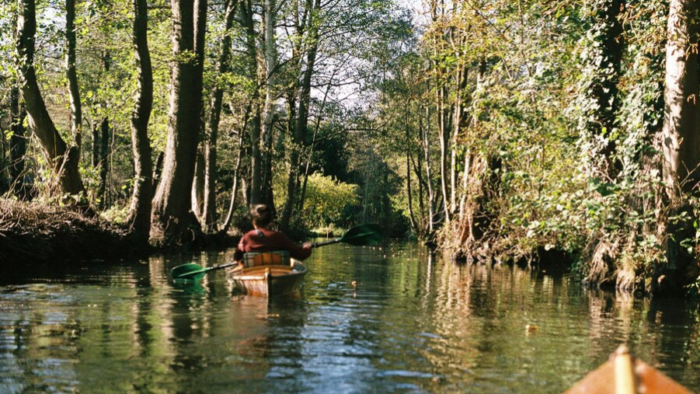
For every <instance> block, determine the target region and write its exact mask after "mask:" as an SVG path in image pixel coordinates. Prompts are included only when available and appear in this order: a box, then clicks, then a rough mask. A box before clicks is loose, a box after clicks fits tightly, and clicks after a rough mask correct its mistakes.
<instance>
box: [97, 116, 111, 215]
mask: <svg viewBox="0 0 700 394" xmlns="http://www.w3.org/2000/svg"><path fill="white" fill-rule="evenodd" d="M109 129H110V127H109V119H108V118H106V117H105V118H103V119H102V122H100V139H99V141H100V149H99V157H100V158H99V162H98V165H99V166H100V187H99V189H98V190H97V196H98V197H99V198H100V201H101V202H100V208H104V207H106V206H107V203H108V201H107V197H108V196H107V183H108V180H107V174H108V173H109V160H108V158H109Z"/></svg>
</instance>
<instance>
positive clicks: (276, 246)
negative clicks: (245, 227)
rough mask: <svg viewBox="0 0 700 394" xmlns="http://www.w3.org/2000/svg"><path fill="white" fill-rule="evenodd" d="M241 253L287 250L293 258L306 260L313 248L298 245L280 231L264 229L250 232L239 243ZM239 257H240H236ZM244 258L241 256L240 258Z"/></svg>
mask: <svg viewBox="0 0 700 394" xmlns="http://www.w3.org/2000/svg"><path fill="white" fill-rule="evenodd" d="M238 250H239V251H240V252H241V253H249V252H272V251H274V250H287V251H289V255H290V256H291V257H292V258H295V259H297V260H304V259H306V258H308V257H309V256H311V248H310V247H309V248H305V247H303V246H301V245H298V244H296V243H295V242H294V241H292V240H291V239H289V237H287V236H286V235H284V234H283V233H281V232H279V231H273V230H268V229H264V228H260V229H255V230H251V231H248V232H247V233H246V234H245V235H244V236H243V237H242V238H241V241H240V242H239V243H238ZM234 257H239V256H234ZM242 257H243V256H242V255H241V256H240V257H239V258H238V260H239V259H240V258H242Z"/></svg>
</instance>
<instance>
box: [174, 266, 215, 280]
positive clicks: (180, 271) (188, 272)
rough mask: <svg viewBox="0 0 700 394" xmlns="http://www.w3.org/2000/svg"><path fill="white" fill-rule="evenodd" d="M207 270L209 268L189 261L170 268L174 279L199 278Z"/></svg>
mask: <svg viewBox="0 0 700 394" xmlns="http://www.w3.org/2000/svg"><path fill="white" fill-rule="evenodd" d="M206 272H207V270H206V269H204V268H202V266H200V265H197V264H194V263H188V264H183V265H178V266H177V267H175V268H173V269H172V270H170V276H172V277H173V279H191V280H199V279H201V278H202V277H203V276H204V274H205V273H206Z"/></svg>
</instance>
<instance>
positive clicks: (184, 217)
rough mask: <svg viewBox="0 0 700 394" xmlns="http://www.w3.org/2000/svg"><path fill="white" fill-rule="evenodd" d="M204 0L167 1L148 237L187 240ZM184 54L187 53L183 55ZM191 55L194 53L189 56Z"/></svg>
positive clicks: (197, 123) (157, 241)
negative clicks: (157, 165)
mask: <svg viewBox="0 0 700 394" xmlns="http://www.w3.org/2000/svg"><path fill="white" fill-rule="evenodd" d="M206 11H207V0H194V1H193V0H173V1H172V12H173V55H174V58H175V61H174V62H173V66H172V74H171V82H170V111H169V114H168V117H169V124H168V137H167V143H166V149H165V158H164V160H163V177H162V179H161V181H160V183H159V184H158V188H157V189H156V194H155V197H154V200H153V217H152V220H151V241H152V242H153V243H154V244H156V245H163V246H165V245H172V244H175V243H179V242H184V241H188V240H189V239H187V237H186V230H187V227H188V225H189V224H190V215H189V211H190V206H191V205H190V204H191V188H192V180H193V178H194V167H195V160H196V157H197V140H198V138H199V135H200V132H201V127H202V122H201V118H202V78H203V70H204V67H203V65H204V36H205V30H206V29H205V28H206ZM188 54H189V55H188ZM191 55H194V56H191Z"/></svg>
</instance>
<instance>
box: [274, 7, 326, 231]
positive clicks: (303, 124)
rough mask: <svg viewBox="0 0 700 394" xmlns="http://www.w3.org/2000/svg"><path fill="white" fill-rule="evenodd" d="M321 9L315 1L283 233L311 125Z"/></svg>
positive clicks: (282, 226) (295, 133) (290, 211)
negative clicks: (318, 15) (307, 130)
mask: <svg viewBox="0 0 700 394" xmlns="http://www.w3.org/2000/svg"><path fill="white" fill-rule="evenodd" d="M310 5H311V0H308V1H307V7H308V8H309V9H311V6H310ZM320 9H321V1H320V0H315V1H314V3H313V11H312V12H311V13H310V16H309V26H311V27H310V29H309V36H308V37H309V42H310V44H309V48H308V52H307V54H306V69H305V70H304V73H303V77H302V82H301V90H300V94H299V110H298V111H297V121H296V124H295V125H294V138H293V141H292V142H293V148H292V149H293V150H292V153H291V155H290V174H289V179H288V181H287V201H286V202H285V204H284V210H283V212H282V219H281V223H280V227H281V229H282V231H286V230H287V229H289V224H290V222H291V218H292V213H293V208H294V204H295V201H296V194H297V185H298V184H299V165H300V162H299V156H300V155H299V153H300V152H301V150H302V149H303V148H304V140H305V139H306V129H307V127H308V124H309V105H310V104H311V77H312V76H313V73H314V66H315V64H316V55H317V53H318V40H319V30H318V29H319V28H318V26H317V25H316V24H317V20H316V18H314V17H312V15H314V14H316V13H318V12H319V11H320Z"/></svg>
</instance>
